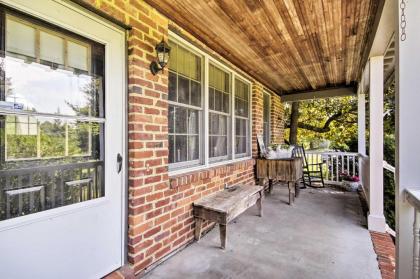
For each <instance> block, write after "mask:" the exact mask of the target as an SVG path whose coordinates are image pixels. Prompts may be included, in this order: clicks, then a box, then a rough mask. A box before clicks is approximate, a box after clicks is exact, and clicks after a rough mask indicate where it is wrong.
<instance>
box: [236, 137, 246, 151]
mask: <svg viewBox="0 0 420 279" xmlns="http://www.w3.org/2000/svg"><path fill="white" fill-rule="evenodd" d="M246 150H247V148H246V137H236V151H235V153H236V154H244V153H247V151H246Z"/></svg>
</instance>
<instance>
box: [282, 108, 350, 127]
mask: <svg viewBox="0 0 420 279" xmlns="http://www.w3.org/2000/svg"><path fill="white" fill-rule="evenodd" d="M355 110H356V108H355V107H353V108H352V109H350V110H348V111H346V112H342V111H340V112H337V113H335V114H333V115H331V116H330V118H328V119H327V121H326V122H325V123H324V126H323V127H319V126H314V125H311V124H306V123H302V122H299V123H298V127H299V128H300V129H305V130H310V131H314V132H317V133H327V132H329V131H331V128H330V125H331V123H332V122H333V121H337V120H339V119H340V118H341V117H342V116H344V115H346V114H347V113H351V112H353V111H355ZM286 128H290V125H287V126H286Z"/></svg>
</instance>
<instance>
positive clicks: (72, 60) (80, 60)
mask: <svg viewBox="0 0 420 279" xmlns="http://www.w3.org/2000/svg"><path fill="white" fill-rule="evenodd" d="M67 53H68V60H69V66H70V67H73V68H76V69H80V70H84V71H88V70H89V65H88V47H87V46H85V45H81V44H78V43H75V42H71V41H68V42H67Z"/></svg>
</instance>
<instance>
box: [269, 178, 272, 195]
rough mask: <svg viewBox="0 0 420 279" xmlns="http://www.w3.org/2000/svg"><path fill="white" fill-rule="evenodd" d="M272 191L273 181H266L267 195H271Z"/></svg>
mask: <svg viewBox="0 0 420 279" xmlns="http://www.w3.org/2000/svg"><path fill="white" fill-rule="evenodd" d="M272 190H273V179H269V180H268V193H269V194H271V191H272Z"/></svg>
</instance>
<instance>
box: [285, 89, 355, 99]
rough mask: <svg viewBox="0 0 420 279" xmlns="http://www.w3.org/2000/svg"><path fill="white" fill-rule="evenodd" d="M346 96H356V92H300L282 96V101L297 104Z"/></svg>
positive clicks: (340, 90) (329, 90)
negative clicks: (298, 102)
mask: <svg viewBox="0 0 420 279" xmlns="http://www.w3.org/2000/svg"><path fill="white" fill-rule="evenodd" d="M344 96H356V90H355V88H354V87H335V88H329V89H322V90H315V91H308V92H299V93H293V94H287V95H282V96H281V100H282V101H283V102H297V101H304V100H313V99H324V98H332V97H344Z"/></svg>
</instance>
